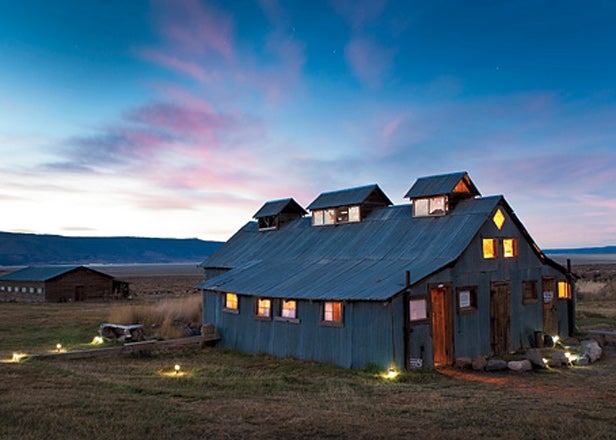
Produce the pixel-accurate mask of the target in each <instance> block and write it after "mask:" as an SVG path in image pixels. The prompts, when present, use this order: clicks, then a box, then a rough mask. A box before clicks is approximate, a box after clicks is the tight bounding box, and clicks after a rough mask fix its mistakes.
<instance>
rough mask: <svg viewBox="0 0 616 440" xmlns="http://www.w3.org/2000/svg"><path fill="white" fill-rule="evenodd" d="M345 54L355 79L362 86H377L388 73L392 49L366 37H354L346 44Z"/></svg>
mask: <svg viewBox="0 0 616 440" xmlns="http://www.w3.org/2000/svg"><path fill="white" fill-rule="evenodd" d="M345 56H346V59H347V62H348V63H349V65H350V67H351V70H352V72H353V75H355V77H356V78H357V80H359V82H360V83H362V84H363V85H364V86H367V87H371V88H377V87H379V86H381V85H382V83H383V81H384V80H385V78H386V76H387V75H388V73H389V70H390V68H391V65H392V59H393V50H392V49H385V48H384V47H381V46H379V45H378V44H377V43H375V42H374V41H372V40H370V39H367V38H355V39H353V40H351V41H350V42H349V44H348V45H347V46H346V48H345Z"/></svg>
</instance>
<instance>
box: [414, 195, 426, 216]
mask: <svg viewBox="0 0 616 440" xmlns="http://www.w3.org/2000/svg"><path fill="white" fill-rule="evenodd" d="M413 211H414V213H415V217H425V216H427V215H428V199H416V200H414V201H413Z"/></svg>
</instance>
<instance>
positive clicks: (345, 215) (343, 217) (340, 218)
mask: <svg viewBox="0 0 616 440" xmlns="http://www.w3.org/2000/svg"><path fill="white" fill-rule="evenodd" d="M348 221H349V208H347V207H342V208H338V209H336V223H346V222H348Z"/></svg>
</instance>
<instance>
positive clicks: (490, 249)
mask: <svg viewBox="0 0 616 440" xmlns="http://www.w3.org/2000/svg"><path fill="white" fill-rule="evenodd" d="M497 256H498V240H497V239H496V238H484V239H483V258H496V257H497Z"/></svg>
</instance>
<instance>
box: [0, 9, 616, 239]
mask: <svg viewBox="0 0 616 440" xmlns="http://www.w3.org/2000/svg"><path fill="white" fill-rule="evenodd" d="M615 19H616V4H614V3H612V2H607V1H589V2H584V3H583V4H582V3H579V2H573V1H572V2H568V1H560V2H542V1H532V2H530V1H528V2H526V1H518V2H495V1H468V2H454V1H430V2H414V1H387V0H370V1H364V0H360V1H350V0H332V1H314V2H305V1H274V0H260V1H254V2H253V1H249V0H243V1H198V0H180V1H154V2H148V1H141V0H135V1H130V2H126V1H119V0H110V1H86V2H74V1H63V0H60V1H55V2H47V1H27V0H25V1H20V2H17V1H4V0H0V153H1V155H2V158H3V160H2V161H0V207H1V212H2V215H0V230H3V231H10V232H35V233H55V234H63V235H82V236H88V235H101V236H112V235H136V236H153V237H198V238H202V239H214V240H225V239H227V238H228V237H229V236H230V235H231V234H232V233H233V232H234V231H235V230H236V229H238V228H239V227H240V226H241V225H243V224H244V223H245V222H246V221H248V220H250V218H251V216H252V214H254V213H255V212H256V211H257V210H258V208H259V207H260V206H261V205H262V203H263V202H265V201H266V200H273V199H278V198H283V197H294V198H295V199H296V200H297V201H298V202H299V203H300V204H302V205H304V206H306V205H307V204H309V203H310V202H311V201H312V200H313V199H314V198H316V197H317V195H318V194H319V193H321V192H323V191H331V190H336V189H342V188H348V187H354V186H361V185H366V184H371V183H378V184H379V185H380V186H381V188H382V189H383V190H384V191H385V192H386V194H388V196H389V197H390V198H391V199H392V200H393V201H394V203H396V204H400V203H407V201H405V200H404V199H403V198H402V196H403V195H404V194H405V193H406V191H407V190H408V188H409V187H410V186H411V185H412V183H413V182H414V181H415V179H416V178H418V177H422V176H426V175H432V174H441V173H448V172H454V171H462V170H464V171H468V173H469V175H470V176H471V178H472V179H473V181H474V182H475V184H476V185H477V187H478V188H479V190H480V191H481V192H482V194H483V195H493V194H503V195H505V197H506V198H507V200H508V201H509V203H510V204H511V205H512V207H513V208H514V210H515V211H516V213H517V214H518V216H519V217H520V218H521V220H522V221H523V222H524V224H525V225H526V227H527V229H528V230H529V232H530V233H531V235H532V236H533V238H534V239H535V241H536V242H537V243H538V244H539V245H540V246H542V247H547V248H554V247H579V246H602V245H608V244H615V243H616V191H615V190H614V183H615V182H616V124H615V121H616V82H615V78H616V61H615V58H614V56H613V54H614V53H616V26H614V25H613V23H614V20H615Z"/></svg>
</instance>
